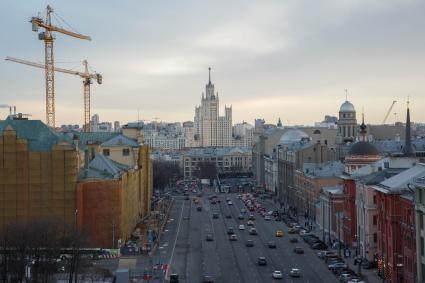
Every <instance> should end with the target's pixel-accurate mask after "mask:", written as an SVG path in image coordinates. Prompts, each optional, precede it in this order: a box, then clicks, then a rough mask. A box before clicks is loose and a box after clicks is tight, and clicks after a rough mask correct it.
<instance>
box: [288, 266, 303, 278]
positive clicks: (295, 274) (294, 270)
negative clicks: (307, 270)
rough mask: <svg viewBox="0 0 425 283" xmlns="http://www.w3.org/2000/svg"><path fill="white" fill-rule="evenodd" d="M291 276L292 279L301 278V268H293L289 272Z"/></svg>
mask: <svg viewBox="0 0 425 283" xmlns="http://www.w3.org/2000/svg"><path fill="white" fill-rule="evenodd" d="M289 275H290V276H291V277H301V270H300V269H299V268H295V267H293V268H291V271H289Z"/></svg>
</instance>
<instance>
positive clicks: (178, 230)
mask: <svg viewBox="0 0 425 283" xmlns="http://www.w3.org/2000/svg"><path fill="white" fill-rule="evenodd" d="M184 204H185V203H184V202H183V205H182V209H181V212H180V218H179V225H178V226H177V233H176V238H175V239H174V245H173V249H172V251H171V257H170V260H169V261H168V268H167V273H166V274H165V279H167V280H168V275H169V272H170V269H171V264H172V263H173V257H174V250H175V249H176V244H177V238H178V235H179V232H180V226H181V223H182V218H183V217H182V216H183V209H184Z"/></svg>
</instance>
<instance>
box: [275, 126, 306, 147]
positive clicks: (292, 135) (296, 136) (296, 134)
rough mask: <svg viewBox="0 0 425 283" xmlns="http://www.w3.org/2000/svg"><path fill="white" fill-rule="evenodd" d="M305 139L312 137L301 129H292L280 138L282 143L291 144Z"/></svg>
mask: <svg viewBox="0 0 425 283" xmlns="http://www.w3.org/2000/svg"><path fill="white" fill-rule="evenodd" d="M304 139H310V137H309V136H308V135H307V134H306V133H304V132H303V131H300V130H297V129H295V130H290V131H287V132H286V133H284V134H283V135H282V136H281V137H280V140H279V143H280V144H290V143H297V142H300V141H302V140H304Z"/></svg>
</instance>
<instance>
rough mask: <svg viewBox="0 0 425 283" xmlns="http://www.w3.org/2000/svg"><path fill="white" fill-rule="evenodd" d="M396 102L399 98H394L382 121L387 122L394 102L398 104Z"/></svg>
mask: <svg viewBox="0 0 425 283" xmlns="http://www.w3.org/2000/svg"><path fill="white" fill-rule="evenodd" d="M396 102H397V100H394V101H393V103H392V104H391V106H390V108H389V109H388V111H387V114H385V118H384V120H383V121H382V124H385V122H386V121H387V119H388V116H390V113H391V110H393V107H394V104H396Z"/></svg>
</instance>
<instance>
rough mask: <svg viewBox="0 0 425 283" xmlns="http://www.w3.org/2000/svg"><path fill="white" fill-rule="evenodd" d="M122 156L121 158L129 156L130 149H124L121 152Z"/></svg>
mask: <svg viewBox="0 0 425 283" xmlns="http://www.w3.org/2000/svg"><path fill="white" fill-rule="evenodd" d="M122 155H123V156H129V155H130V149H128V148H124V149H123V150H122Z"/></svg>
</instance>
